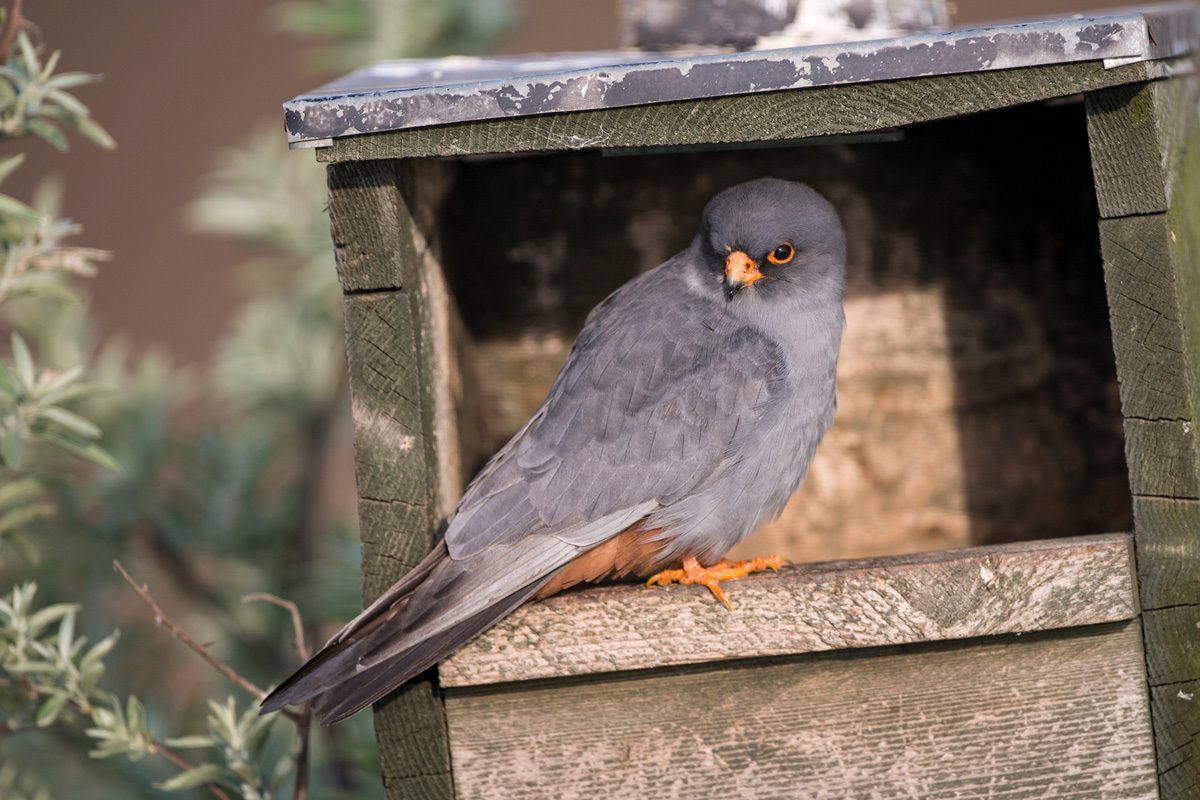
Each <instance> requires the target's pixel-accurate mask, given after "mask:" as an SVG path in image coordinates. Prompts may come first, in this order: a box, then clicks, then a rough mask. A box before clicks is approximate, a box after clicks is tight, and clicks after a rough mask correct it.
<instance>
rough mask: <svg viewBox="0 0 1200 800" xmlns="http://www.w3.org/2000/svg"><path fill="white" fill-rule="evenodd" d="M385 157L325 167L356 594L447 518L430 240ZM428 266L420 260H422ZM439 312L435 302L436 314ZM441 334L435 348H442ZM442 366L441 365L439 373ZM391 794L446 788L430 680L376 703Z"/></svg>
mask: <svg viewBox="0 0 1200 800" xmlns="http://www.w3.org/2000/svg"><path fill="white" fill-rule="evenodd" d="M396 175H397V170H396V169H395V168H394V167H393V165H390V164H387V163H382V164H380V163H373V164H368V165H362V166H358V165H335V166H334V167H331V169H330V212H331V214H330V215H331V221H332V233H333V239H334V243H335V246H336V249H335V252H336V255H337V259H338V265H339V274H340V276H341V279H342V284H343V287H344V288H345V289H346V290H347V291H352V290H359V289H361V288H362V287H363V286H374V285H376V284H380V283H384V284H388V285H390V286H393V287H394V288H391V289H389V290H387V291H383V292H377V293H373V294H363V293H351V294H347V295H346V296H345V298H344V302H343V309H344V318H345V326H346V357H347V366H348V373H349V380H350V397H351V414H352V417H353V422H354V446H355V474H356V478H357V481H358V494H359V518H360V523H361V531H362V533H361V535H362V543H363V597H364V600H366V601H368V602H369V601H370V600H373V599H374V598H375V597H376V596H378V594H379V593H380V592H382V591H383V590H384V589H386V588H387V587H388V586H389V585H391V584H392V583H393V582H394V581H395V580H397V579H398V578H399V577H401V576H402V575H403V574H404V573H405V572H407V571H408V570H409V569H411V568H412V567H413V566H415V565H416V564H417V562H418V561H419V560H420V558H421V557H422V556H423V555H424V554H425V553H426V552H428V550H429V549H430V547H431V546H432V544H433V538H434V535H435V533H436V531H437V527H438V524H439V523H440V521H441V520H442V519H443V518H444V511H445V505H446V502H445V497H446V495H447V494H448V492H452V491H454V488H455V487H447V486H445V483H446V476H447V474H448V472H449V470H448V469H447V468H446V466H445V462H446V458H447V454H448V453H450V452H452V450H453V442H450V443H449V444H447V443H446V442H442V441H439V437H442V438H446V437H447V436H449V435H450V432H451V429H450V426H449V425H448V424H447V423H446V422H445V417H446V416H447V414H448V411H447V409H446V403H445V402H444V397H443V395H444V391H443V389H442V387H443V386H444V383H445V381H444V369H439V363H438V358H437V355H436V354H437V353H438V352H442V350H439V349H438V348H435V347H434V346H433V344H432V341H431V340H432V339H433V335H434V332H435V331H436V330H437V328H438V323H437V320H438V319H439V314H438V312H437V310H436V309H434V308H432V306H433V305H434V304H433V303H431V301H430V296H431V286H432V285H433V284H431V279H430V277H429V276H428V275H427V274H423V271H422V267H423V266H425V261H426V260H427V259H428V250H429V248H428V246H427V245H426V244H425V242H424V239H423V237H422V236H421V234H420V231H419V230H418V224H417V222H416V220H415V215H414V214H412V213H411V212H407V211H406V212H405V213H401V209H409V208H412V207H416V205H417V201H416V200H414V199H413V195H412V193H411V192H410V194H409V195H408V197H407V198H405V200H404V202H401V200H400V192H399V191H398V189H397V185H398V184H397V177H396ZM425 272H427V270H425ZM443 317H444V314H443ZM445 346H446V345H445V344H443V345H442V348H445ZM439 376H442V377H441V378H440V377H439ZM375 729H376V736H377V738H378V740H379V742H380V751H381V754H382V763H383V776H384V784H385V786H387V787H388V796H389V797H393V798H394V797H402V796H403V797H426V798H448V797H452V796H453V784H452V782H451V778H450V760H449V747H448V743H447V739H446V726H445V716H444V710H443V708H442V705H441V701H440V699H439V698H438V697H437V696H436V692H435V689H434V687H433V685H432V684H431V683H430V682H429V681H417V682H414V683H413V684H410V685H409V686H408V687H406V688H405V690H403V691H402V692H401V693H399V694H398V695H396V696H395V697H393V698H392V699H391V700H389V701H388V702H385V703H381V704H380V705H379V707H378V708H377V710H376V713H375Z"/></svg>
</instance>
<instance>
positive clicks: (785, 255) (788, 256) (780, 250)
mask: <svg viewBox="0 0 1200 800" xmlns="http://www.w3.org/2000/svg"><path fill="white" fill-rule="evenodd" d="M795 254H796V251H795V250H793V249H792V246H791V245H790V244H788V243H787V242H784V243H783V244H781V245H779V247H776V248H775V250H774V252H772V253H771V255H769V256H767V260H768V261H770V262H771V263H772V264H786V263H787V262H789V261H791V260H792V256H794V255H795Z"/></svg>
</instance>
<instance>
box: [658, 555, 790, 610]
mask: <svg viewBox="0 0 1200 800" xmlns="http://www.w3.org/2000/svg"><path fill="white" fill-rule="evenodd" d="M783 561H784V560H783V559H782V558H780V557H779V556H774V555H772V556H766V557H765V558H754V559H751V560H749V561H738V562H736V563H730V562H729V559H726V558H722V559H721V560H720V561H718V562H717V563H716V564H713V565H712V566H711V567H702V566H700V562H699V561H697V560H696V559H694V558H692V557H691V556H687V557H685V558H684V559H683V569H664V570H663V571H662V572H659V573H657V574H655V575H651V576H650V579H649V580H647V581H646V585H647V586H653V585H655V584H658V585H659V586H666V585H667V584H668V583H679V584H682V585H685V586H686V585H687V584H692V583H698V584H700V585H701V586H707V587H708V589H709V591H711V592H712V593H713V595H715V596H716V598H717V599H718V600H720V601H721V602H722V603H724V604H725V607H726V608H728V609H729V610H730V611H732V610H733V604H732V603H730V602H729V598H727V597H726V596H725V592H724V591H722V590H721V586H720V583H721V581H724V580H729V579H730V578H741V577H744V576H746V575H749V574H750V573H752V572H761V571H762V570H764V569H767V568H770V569H772V570H775V571H778V570H779V568H780V567H781V566H783Z"/></svg>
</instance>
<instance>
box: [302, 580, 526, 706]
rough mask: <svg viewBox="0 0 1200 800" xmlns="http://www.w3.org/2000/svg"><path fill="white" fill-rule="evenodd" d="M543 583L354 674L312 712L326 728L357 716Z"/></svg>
mask: <svg viewBox="0 0 1200 800" xmlns="http://www.w3.org/2000/svg"><path fill="white" fill-rule="evenodd" d="M543 583H545V581H541V580H539V581H537V582H535V583H534V584H532V585H529V586H525V587H523V588H521V589H520V590H518V591H516V592H514V593H513V594H511V595H509V596H508V597H506V598H505V599H504V600H502V601H500V602H499V603H496V604H495V605H493V606H490V607H488V608H486V609H484V610H483V611H480V612H479V613H478V614H476V615H474V616H472V617H468V618H467V619H465V620H463V621H462V622H459V623H457V624H456V625H454V626H453V627H451V628H449V629H448V630H445V631H442V632H441V633H439V634H437V635H435V636H432V637H430V638H428V639H424V640H422V641H421V642H419V643H418V644H416V646H414V647H413V648H412V649H410V650H408V651H406V652H405V653H404V654H403V655H401V656H399V657H398V658H394V659H390V660H388V661H385V662H384V663H382V664H379V665H377V666H375V667H370V668H368V669H365V670H362V671H360V672H357V673H354V672H352V673H351V674H350V675H349V677H347V679H346V680H344V681H342V682H341V683H339V684H338V685H337V691H330V692H325V693H324V694H321V695H320V696H319V697H317V698H316V700H315V701H314V702H313V705H312V710H313V713H314V714H316V715H317V716H318V717H319V718H320V720H321V723H322V724H324V725H332V724H333V723H335V722H340V721H341V720H343V719H345V718H346V717H349V716H351V715H353V714H356V713H358V712H359V711H361V710H363V709H364V708H366V707H367V706H369V705H371V704H372V703H374V702H375V701H376V700H379V699H380V698H382V697H384V696H385V695H387V694H388V693H389V692H391V691H392V690H393V689H395V688H397V687H398V686H400V685H401V684H403V683H405V682H406V681H408V680H411V679H412V678H413V677H415V676H417V675H419V674H421V673H422V672H424V671H425V670H427V669H429V668H430V667H432V666H433V665H434V664H436V663H438V662H439V661H441V660H442V659H443V658H446V657H447V656H449V655H450V654H451V653H454V652H455V651H457V650H458V649H459V648H460V647H463V646H464V645H466V644H467V643H468V642H470V641H471V640H472V639H474V638H475V637H476V636H478V635H479V634H481V633H483V632H484V631H486V630H487V629H488V628H490V627H492V626H493V625H495V624H496V623H497V622H499V621H500V620H501V619H503V618H504V617H505V616H507V615H508V614H509V613H511V612H512V611H513V610H514V609H516V608H517V607H518V606H520V605H521V604H522V603H524V602H525V601H526V600H528V599H529V598H530V597H532V596H533V594H534V593H535V592H536V591H537V590H538V588H539V587H540V586H541V585H542V584H543Z"/></svg>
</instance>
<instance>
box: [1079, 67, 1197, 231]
mask: <svg viewBox="0 0 1200 800" xmlns="http://www.w3.org/2000/svg"><path fill="white" fill-rule="evenodd" d="M1196 89H1197V83H1196V79H1195V76H1185V77H1180V78H1175V79H1172V80H1165V81H1152V82H1149V83H1145V84H1132V85H1128V86H1120V87H1114V88H1112V89H1106V90H1103V91H1097V92H1091V93H1089V94H1088V95H1087V96H1086V103H1087V112H1088V140H1089V142H1090V143H1091V147H1092V153H1093V159H1092V164H1093V168H1094V171H1095V183H1096V200H1097V202H1098V204H1099V206H1100V216H1101V217H1106V218H1107V217H1122V216H1126V215H1129V214H1151V213H1155V212H1159V211H1166V210H1167V209H1168V208H1169V207H1170V206H1171V196H1172V194H1173V190H1174V188H1175V187H1174V179H1175V176H1176V175H1178V173H1179V169H1178V164H1177V159H1178V158H1179V156H1180V154H1181V152H1182V148H1181V144H1182V141H1183V139H1184V138H1185V137H1186V136H1187V129H1188V127H1189V126H1190V125H1191V120H1190V119H1189V115H1188V113H1187V109H1188V107H1189V106H1194V104H1195V95H1196Z"/></svg>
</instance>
